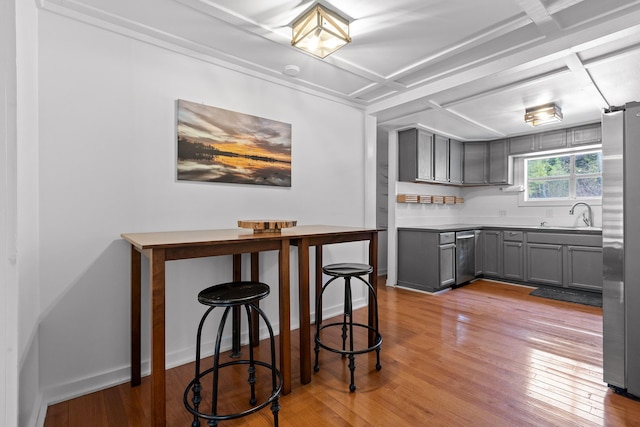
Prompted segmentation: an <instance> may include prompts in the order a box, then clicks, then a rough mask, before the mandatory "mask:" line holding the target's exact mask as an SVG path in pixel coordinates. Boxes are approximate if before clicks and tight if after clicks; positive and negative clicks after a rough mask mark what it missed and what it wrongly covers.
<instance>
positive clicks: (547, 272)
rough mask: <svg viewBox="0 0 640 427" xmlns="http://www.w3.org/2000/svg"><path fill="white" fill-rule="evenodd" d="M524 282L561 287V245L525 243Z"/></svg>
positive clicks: (562, 268)
mask: <svg viewBox="0 0 640 427" xmlns="http://www.w3.org/2000/svg"><path fill="white" fill-rule="evenodd" d="M526 252H527V260H526V262H527V276H526V281H527V282H532V283H540V284H544V285H552V286H562V285H563V271H564V267H563V254H562V253H563V251H562V245H551V244H542V243H527V251H526Z"/></svg>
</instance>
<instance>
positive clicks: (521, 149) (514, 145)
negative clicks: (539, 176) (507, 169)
mask: <svg viewBox="0 0 640 427" xmlns="http://www.w3.org/2000/svg"><path fill="white" fill-rule="evenodd" d="M533 151H535V134H533V135H522V136H516V137H514V138H509V154H511V155H513V154H525V153H532V152H533Z"/></svg>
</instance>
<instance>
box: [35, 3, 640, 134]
mask: <svg viewBox="0 0 640 427" xmlns="http://www.w3.org/2000/svg"><path fill="white" fill-rule="evenodd" d="M312 3H313V2H312V1H292V0H38V4H39V6H40V7H41V8H42V9H43V10H45V11H48V12H54V13H60V14H63V15H66V16H69V17H72V18H74V19H79V20H83V21H86V22H88V23H90V24H93V25H97V26H102V27H105V28H107V29H109V30H111V31H117V32H121V33H122V34H125V35H127V36H129V37H134V38H138V39H141V40H143V41H146V42H150V43H156V44H160V45H162V46H164V47H168V48H176V49H180V50H181V51H184V52H190V53H193V54H194V55H197V56H198V57H200V58H203V59H204V60H208V61H211V62H214V63H218V64H221V65H223V66H230V67H234V68H236V69H238V70H240V71H245V72H249V73H251V74H254V75H258V76H261V77H264V78H266V79H269V80H271V81H276V82H279V83H282V84H285V85H288V86H293V87H296V88H298V89H301V90H305V91H312V92H314V93H318V94H322V96H327V97H331V98H333V99H338V100H340V101H341V102H345V103H349V104H351V105H355V106H360V107H362V108H363V109H366V110H367V111H368V112H369V113H371V114H373V115H375V116H377V119H378V123H379V126H381V127H383V128H386V129H394V128H400V127H405V126H413V125H420V126H423V127H425V128H427V129H431V130H433V131H435V132H438V133H441V134H444V135H446V136H451V137H454V138H458V139H461V140H476V139H494V138H500V137H504V136H507V135H517V134H522V133H527V132H531V128H530V127H529V126H528V125H526V124H525V123H524V121H523V116H524V110H525V108H527V107H532V106H535V105H540V104H545V103H548V102H556V103H557V104H558V105H560V107H561V108H562V111H563V114H564V121H563V123H562V124H561V125H560V126H570V125H576V124H581V123H587V122H593V121H597V120H599V119H600V114H601V111H602V108H604V107H606V106H609V105H620V104H624V103H625V102H629V101H640V0H636V1H628V0H627V1H625V0H606V1H604V0H394V1H390V0H333V1H331V2H328V1H322V3H323V4H325V5H328V6H329V7H332V8H334V9H337V10H339V11H341V12H342V14H343V15H345V17H347V18H348V19H349V20H350V21H351V37H352V39H353V42H352V43H350V44H349V45H347V46H345V47H343V48H342V49H340V50H339V51H337V52H336V53H334V54H332V55H330V56H328V57H327V58H325V59H324V60H322V59H318V58H316V57H314V56H311V55H309V54H306V53H304V52H302V51H299V50H297V49H295V48H293V47H291V45H290V39H291V27H290V26H291V23H292V22H293V21H294V20H295V18H296V17H297V16H299V15H300V14H301V13H302V12H303V11H305V10H306V9H308V8H309V7H310V6H311V4H312ZM286 65H296V66H298V67H299V68H300V73H299V74H298V75H297V76H295V77H292V76H288V75H286V74H284V73H283V70H284V67H285V66H286ZM556 127H557V126H556ZM551 128H553V127H549V129H551Z"/></svg>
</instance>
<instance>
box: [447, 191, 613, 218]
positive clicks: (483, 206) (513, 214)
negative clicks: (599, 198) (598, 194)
mask: <svg viewBox="0 0 640 427" xmlns="http://www.w3.org/2000/svg"><path fill="white" fill-rule="evenodd" d="M463 195H464V201H465V203H464V210H463V211H461V213H460V218H459V220H460V222H462V223H467V224H487V225H489V224H509V225H540V223H541V222H543V221H544V222H546V223H547V224H546V225H549V226H556V227H560V226H562V227H573V226H582V225H584V224H582V220H581V216H582V212H583V210H584V208H583V207H576V210H575V215H569V209H570V207H571V206H570V204H565V205H562V206H521V205H520V204H519V202H518V199H519V197H521V195H520V193H509V192H503V191H501V190H500V187H494V186H491V187H471V188H465V189H464V190H463ZM590 205H591V207H592V209H593V219H594V224H595V226H596V227H601V226H602V204H601V203H600V202H598V203H590Z"/></svg>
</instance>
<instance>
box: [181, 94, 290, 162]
mask: <svg viewBox="0 0 640 427" xmlns="http://www.w3.org/2000/svg"><path fill="white" fill-rule="evenodd" d="M178 135H179V136H182V137H184V138H187V139H189V140H191V141H193V142H200V143H203V144H206V145H210V146H213V147H215V148H216V149H218V150H221V151H227V152H232V153H237V154H240V155H253V156H264V157H269V158H272V159H274V160H279V161H284V162H289V163H290V162H291V125H290V124H288V123H283V122H278V121H275V120H269V119H265V118H261V117H256V116H251V115H248V114H242V113H237V112H235V111H229V110H224V109H222V108H216V107H211V106H207V105H203V104H198V103H195V102H189V101H184V100H179V101H178Z"/></svg>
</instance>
